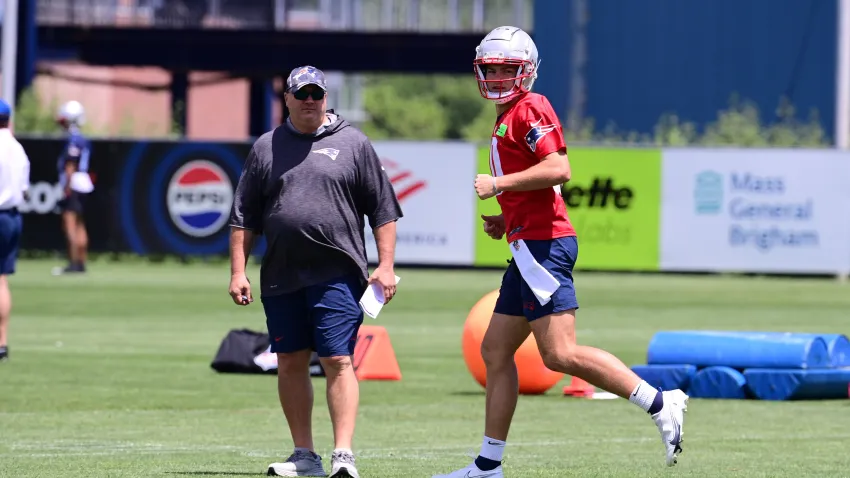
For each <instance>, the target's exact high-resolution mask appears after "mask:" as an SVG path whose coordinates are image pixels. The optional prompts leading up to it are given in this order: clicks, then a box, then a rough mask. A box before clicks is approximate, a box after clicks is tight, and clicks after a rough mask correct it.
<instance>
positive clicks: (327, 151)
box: [311, 148, 339, 161]
mask: <svg viewBox="0 0 850 478" xmlns="http://www.w3.org/2000/svg"><path fill="white" fill-rule="evenodd" d="M311 152H312V153H318V154H324V155H325V156H327V157H329V158H331V161H336V157H337V156H338V155H339V150H338V149H334V148H322V149H314V150H313V151H311Z"/></svg>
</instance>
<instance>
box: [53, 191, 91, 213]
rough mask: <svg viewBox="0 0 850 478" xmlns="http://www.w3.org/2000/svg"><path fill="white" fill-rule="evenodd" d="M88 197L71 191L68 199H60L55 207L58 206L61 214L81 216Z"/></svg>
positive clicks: (86, 194) (85, 194)
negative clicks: (68, 213) (69, 213)
mask: <svg viewBox="0 0 850 478" xmlns="http://www.w3.org/2000/svg"><path fill="white" fill-rule="evenodd" d="M88 196H89V195H88V193H81V192H77V191H71V194H70V195H68V197H64V198H62V199H60V200H59V202H58V203H57V205H58V206H59V210H61V211H62V212H65V211H71V212H74V213H77V214H79V215H82V214H83V211H84V210H85V205H86V201H87V200H88Z"/></svg>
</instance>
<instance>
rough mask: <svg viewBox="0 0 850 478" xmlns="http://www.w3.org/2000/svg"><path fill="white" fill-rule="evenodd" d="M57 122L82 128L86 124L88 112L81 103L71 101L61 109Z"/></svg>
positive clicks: (57, 115)
mask: <svg viewBox="0 0 850 478" xmlns="http://www.w3.org/2000/svg"><path fill="white" fill-rule="evenodd" d="M56 122H57V123H59V124H61V125H62V126H65V127H66V128H67V127H68V126H71V125H76V126H82V125H83V123H85V122H86V110H85V109H84V108H83V105H82V104H80V102H79V101H76V100H74V101H69V102H67V103H65V104H63V105H62V106H60V107H59V112H58V113H57V114H56Z"/></svg>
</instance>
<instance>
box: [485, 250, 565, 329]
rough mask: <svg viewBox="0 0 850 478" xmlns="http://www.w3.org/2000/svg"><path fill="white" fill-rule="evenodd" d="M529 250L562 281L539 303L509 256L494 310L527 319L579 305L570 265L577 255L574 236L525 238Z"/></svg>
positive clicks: (530, 319)
mask: <svg viewBox="0 0 850 478" xmlns="http://www.w3.org/2000/svg"><path fill="white" fill-rule="evenodd" d="M525 244H526V246H527V247H528V251H529V252H531V255H532V256H534V259H535V260H537V262H538V263H539V264H540V265H542V266H543V267H545V268H546V270H547V271H549V273H550V274H552V276H553V277H555V279H557V280H558V282H559V283H560V284H561V286H560V287H559V288H558V290H557V291H555V293H554V294H552V297H551V299H550V300H549V302H547V303H546V305H540V301H538V300H537V297H535V295H534V293H533V292H532V291H531V288H530V287H528V284H526V283H525V280H524V279H523V278H522V275H521V274H520V272H519V268H518V267H517V265H516V264H515V263H514V261H513V260H511V262H510V265H508V270H506V271H505V274H504V276H503V277H502V286H501V288H500V289H499V298H498V300H496V307H495V310H494V311H495V312H496V313H497V314H505V315H514V316H525V318H526V319H528V321H529V322H531V321H532V320H535V319H539V318H541V317H545V316H547V315H550V314H554V313H557V312H564V311H567V310H570V309H578V300H577V299H576V290H575V286H574V285H573V267H574V266H575V263H576V259H577V258H578V240H577V239H576V237H575V236H568V237H561V238H558V239H552V240H546V241H529V240H526V241H525Z"/></svg>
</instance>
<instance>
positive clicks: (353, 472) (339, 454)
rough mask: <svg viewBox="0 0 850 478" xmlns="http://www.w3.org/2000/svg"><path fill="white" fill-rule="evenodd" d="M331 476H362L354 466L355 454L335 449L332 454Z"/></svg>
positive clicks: (355, 477) (343, 477) (337, 477)
mask: <svg viewBox="0 0 850 478" xmlns="http://www.w3.org/2000/svg"><path fill="white" fill-rule="evenodd" d="M331 478H360V474H359V473H357V467H355V466H354V455H352V454H351V453H348V452H346V451H335V452H334V453H333V455H331Z"/></svg>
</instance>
